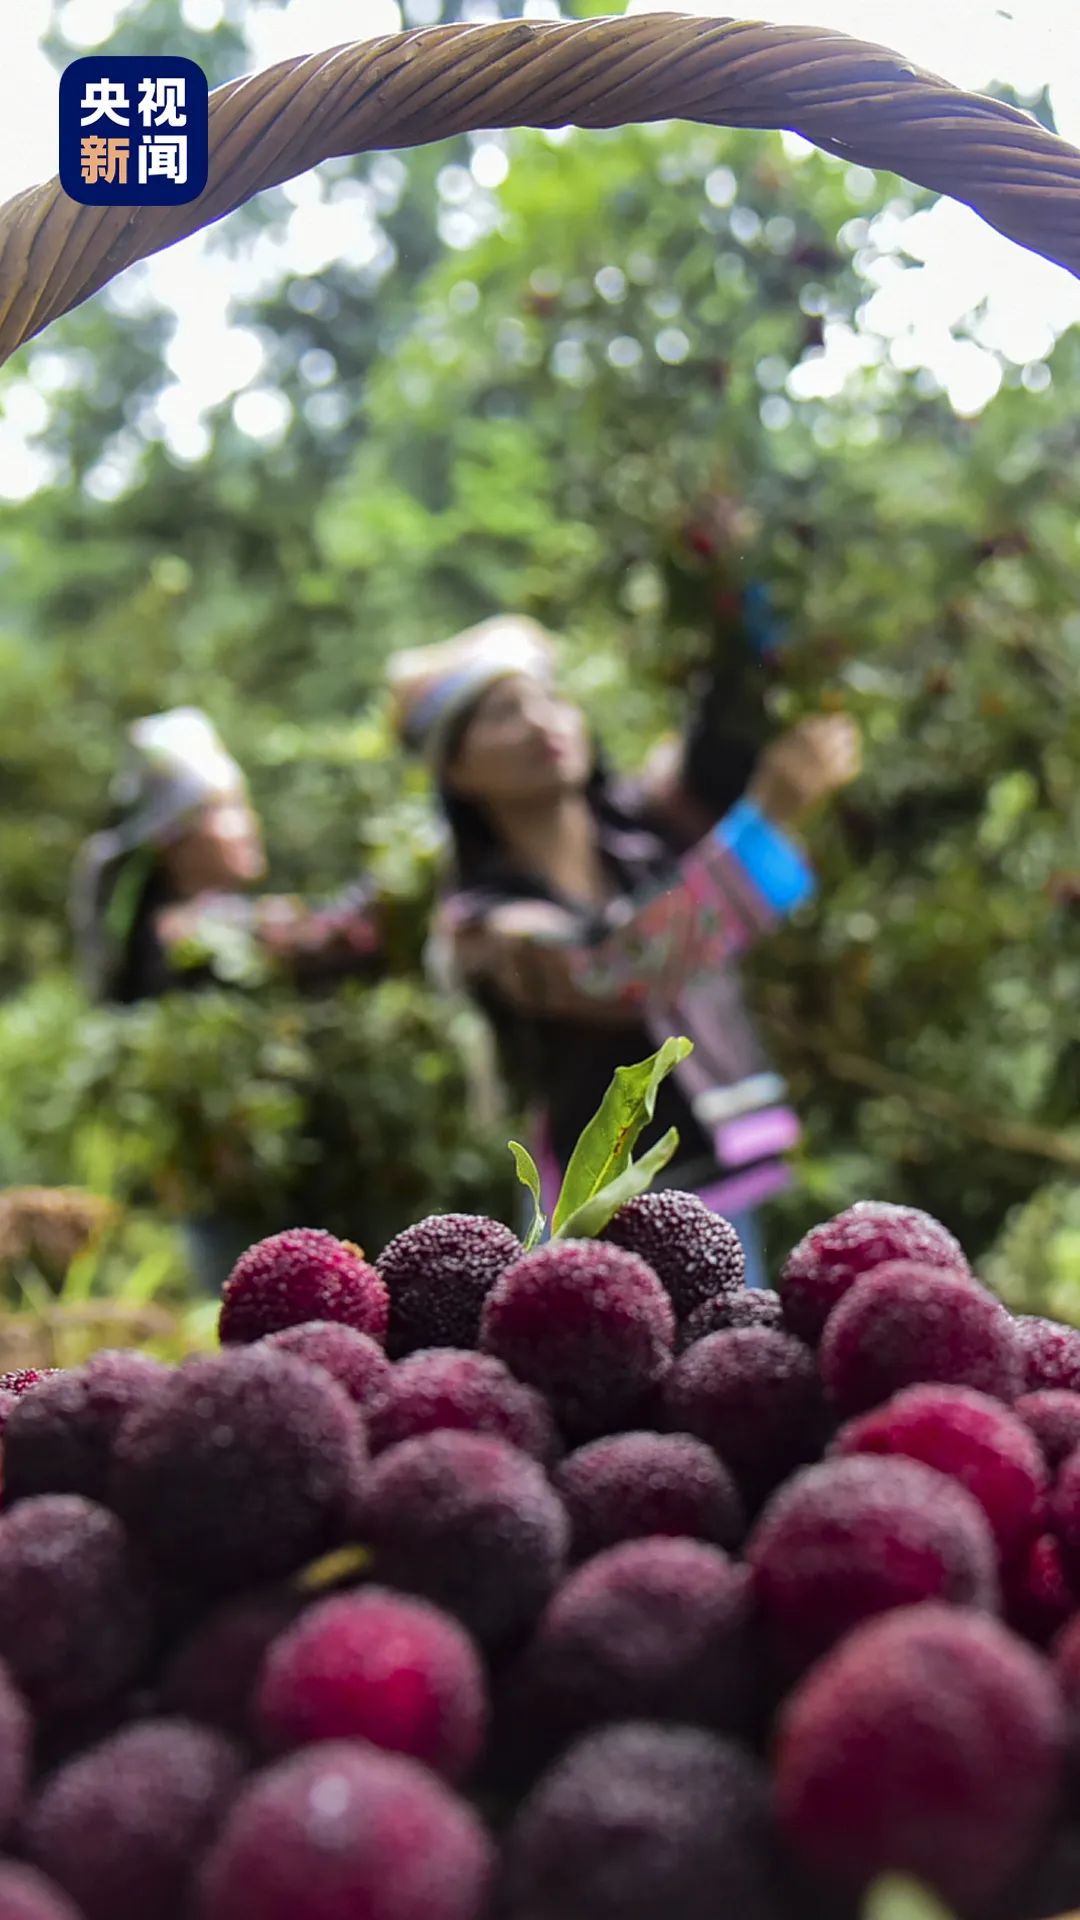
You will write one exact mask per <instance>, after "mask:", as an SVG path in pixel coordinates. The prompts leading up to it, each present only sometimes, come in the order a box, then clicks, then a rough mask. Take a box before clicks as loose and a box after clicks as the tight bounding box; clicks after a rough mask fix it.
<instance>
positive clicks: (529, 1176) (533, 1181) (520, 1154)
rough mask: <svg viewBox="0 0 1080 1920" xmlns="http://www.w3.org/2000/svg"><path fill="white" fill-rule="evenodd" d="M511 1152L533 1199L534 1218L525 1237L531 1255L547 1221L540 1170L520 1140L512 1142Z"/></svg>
mask: <svg viewBox="0 0 1080 1920" xmlns="http://www.w3.org/2000/svg"><path fill="white" fill-rule="evenodd" d="M509 1145H510V1151H511V1153H512V1154H513V1156H514V1166H515V1167H516V1168H517V1177H518V1179H519V1180H520V1181H521V1184H522V1186H523V1187H527V1188H528V1189H529V1192H530V1193H531V1194H532V1197H533V1217H532V1224H531V1225H530V1227H529V1231H528V1233H527V1234H526V1235H525V1251H526V1253H531V1252H532V1250H533V1248H534V1247H535V1245H536V1243H537V1241H538V1240H539V1238H540V1235H541V1234H542V1233H543V1231H544V1228H545V1227H546V1226H547V1219H546V1217H545V1215H544V1211H543V1208H542V1206H541V1204H540V1170H539V1168H538V1166H537V1164H536V1161H535V1160H534V1159H533V1157H532V1154H531V1153H530V1152H529V1150H528V1148H527V1147H523V1146H522V1145H521V1142H520V1141H518V1140H511V1141H510V1143H509Z"/></svg>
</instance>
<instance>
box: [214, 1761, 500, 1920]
mask: <svg viewBox="0 0 1080 1920" xmlns="http://www.w3.org/2000/svg"><path fill="white" fill-rule="evenodd" d="M491 1872H492V1848H491V1843H490V1841H489V1840H488V1838H487V1835H486V1834H485V1832H484V1830H483V1828H482V1827H481V1825H480V1822H479V1821H478V1819H477V1818H476V1815H475V1814H474V1813H473V1811H472V1809H471V1808H470V1807H469V1806H467V1805H466V1803H465V1801H463V1800H459V1799H458V1798H457V1797H456V1795H454V1794H453V1793H451V1791H450V1789H449V1788H448V1787H445V1786H443V1785H442V1783H441V1782H440V1781H439V1780H437V1779H436V1778H435V1776H434V1774H432V1773H429V1772H428V1770H427V1769H426V1768H425V1767H421V1766H418V1765H417V1763H416V1762H415V1761H414V1760H406V1759H403V1758H402V1757H401V1756H400V1755H399V1754H394V1753H380V1752H378V1751H377V1749H376V1748H374V1747H367V1746H364V1745H363V1744H362V1743H360V1742H351V1741H350V1742H346V1741H327V1742H326V1743H325V1744H323V1745H320V1746H317V1747H309V1748H306V1749H304V1750H303V1751H302V1752H300V1753H294V1754H291V1755H290V1756H289V1757H288V1759H285V1760H282V1761H279V1762H278V1763H277V1765H275V1766H272V1767H269V1768H267V1769H266V1770H265V1771H264V1772H262V1773H258V1774H256V1775H255V1777H254V1779H253V1780H251V1781H250V1782H249V1784H248V1786H247V1787H246V1789H245V1790H244V1792H243V1793H242V1794H241V1795H240V1798H239V1800H238V1801H237V1802H236V1804H235V1805H234V1807H233V1809H232V1812H231V1813H230V1815H229V1818H228V1820H227V1821H226V1824H225V1830H224V1832H223V1833H222V1835H221V1837H220V1839H219V1840H218V1842H217V1844H216V1846H215V1847H214V1849H213V1851H212V1853H211V1855H210V1859H209V1861H208V1862H207V1865H206V1868H205V1872H204V1875H203V1885H202V1899H201V1902H200V1904H199V1907H198V1915H199V1920H299V1917H300V1916H301V1915H302V1916H303V1920H481V1915H482V1913H483V1911H484V1907H485V1901H486V1896H487V1890H488V1887H489V1884H490V1880H491Z"/></svg>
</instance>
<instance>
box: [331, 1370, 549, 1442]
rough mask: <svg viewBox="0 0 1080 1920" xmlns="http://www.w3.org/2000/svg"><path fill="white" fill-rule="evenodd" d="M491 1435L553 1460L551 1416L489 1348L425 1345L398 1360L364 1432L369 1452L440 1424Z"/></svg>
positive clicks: (436, 1429)
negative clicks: (474, 1350)
mask: <svg viewBox="0 0 1080 1920" xmlns="http://www.w3.org/2000/svg"><path fill="white" fill-rule="evenodd" d="M448 1428H449V1429H453V1430H456V1431H458V1432H461V1433H490V1434H494V1436H495V1438H496V1439H497V1440H508V1441H509V1443H510V1445H511V1446H512V1447H519V1448H520V1449H521V1451H522V1453H529V1454H532V1456H533V1459H534V1460H542V1461H551V1460H554V1459H555V1457H556V1455H557V1454H558V1451H559V1437H558V1434H557V1433H556V1430H555V1422H554V1420H553V1419H552V1417H551V1411H550V1409H549V1407H548V1404H547V1402H546V1400H545V1399H544V1397H543V1395H542V1394H539V1393H537V1391H536V1389H535V1388H534V1387H527V1386H525V1385H524V1384H523V1383H522V1381H520V1380H515V1378H514V1376H513V1374H512V1373H511V1372H510V1369H509V1368H508V1367H504V1366H503V1363H502V1361H501V1360H496V1359H495V1358H494V1356H493V1355H492V1354H490V1353H472V1352H463V1351H462V1350H461V1349H460V1348H458V1347H428V1348H427V1349H426V1350H425V1349H422V1350H421V1351H420V1352H419V1353H411V1354H409V1356H408V1358H407V1359H405V1360H399V1361H398V1363H397V1365H396V1367H394V1369H393V1371H392V1373H391V1375H390V1377H389V1379H388V1381H387V1383H386V1390H385V1392H384V1393H383V1395H382V1397H381V1399H380V1401H379V1404H378V1405H377V1406H376V1407H374V1408H373V1409H372V1413H371V1417H370V1421H369V1426H368V1432H369V1436H370V1439H371V1451H372V1453H383V1452H385V1450H386V1448H387V1447H394V1446H397V1445H398V1443H399V1442H400V1441H402V1440H411V1439H413V1438H415V1436H416V1435H417V1434H421V1433H438V1432H440V1431H442V1430H444V1429H448Z"/></svg>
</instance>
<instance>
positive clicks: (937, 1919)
mask: <svg viewBox="0 0 1080 1920" xmlns="http://www.w3.org/2000/svg"><path fill="white" fill-rule="evenodd" d="M862 1920H953V1915H952V1914H951V1913H950V1912H949V1909H948V1907H943V1906H942V1904H941V1901H940V1900H939V1899H938V1898H937V1895H936V1894H933V1893H931V1892H930V1890H929V1888H927V1887H924V1886H922V1885H920V1883H919V1882H918V1881H917V1880H909V1879H907V1878H905V1877H904V1876H903V1875H902V1874H891V1873H890V1874H886V1875H885V1876H884V1878H883V1879H881V1880H876V1881H875V1882H874V1885H873V1886H872V1887H871V1888H870V1891H869V1893H868V1894H867V1896H866V1900H865V1902H864V1904H863V1910H862Z"/></svg>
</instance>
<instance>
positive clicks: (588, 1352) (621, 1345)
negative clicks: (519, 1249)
mask: <svg viewBox="0 0 1080 1920" xmlns="http://www.w3.org/2000/svg"><path fill="white" fill-rule="evenodd" d="M674 1338H675V1316H674V1312H673V1310H672V1305H671V1301H670V1300H669V1298H668V1296H667V1294H666V1293H665V1291H664V1289H663V1287H662V1286H661V1284H660V1282H659V1280H658V1279H657V1277H656V1275H655V1273H654V1272H653V1270H652V1268H651V1267H650V1266H647V1265H646V1263H645V1261H644V1260H642V1259H641V1257H640V1256H639V1255H638V1254H636V1253H627V1252H626V1251H625V1250H624V1249H623V1248H622V1247H613V1246H606V1245H604V1244H602V1243H601V1242H600V1241H597V1240H557V1241H553V1242H551V1243H550V1244H549V1245H548V1246H546V1247H539V1248H538V1249H537V1250H536V1252H535V1253H527V1254H525V1255H524V1256H523V1257H522V1259H520V1260H518V1261H516V1262H515V1263H514V1265H513V1266H511V1267H508V1268H507V1269H506V1272H505V1273H504V1274H503V1275H502V1278H501V1279H500V1280H498V1281H497V1282H496V1284H495V1286H494V1287H493V1288H492V1291H491V1293H490V1294H489V1296H488V1298H487V1300H486V1302H485V1304H484V1313H483V1320H482V1323H481V1333H480V1343H481V1345H482V1346H483V1347H484V1348H485V1349H486V1350H487V1351H488V1352H489V1353H494V1354H495V1355H496V1356H497V1357H498V1358H499V1359H500V1360H502V1361H504V1362H505V1364H506V1365H507V1366H508V1367H509V1368H510V1370H511V1372H512V1373H515V1374H516V1375H517V1377H518V1379H519V1380H525V1381H527V1382H528V1384H529V1385H530V1386H534V1387H538V1388H539V1389H540V1391H541V1392H542V1393H545V1394H546V1395H547V1397H548V1399H549V1400H550V1402H551V1404H552V1406H553V1408H554V1410H555V1414H556V1418H557V1419H558V1420H559V1421H560V1422H561V1423H562V1424H563V1426H564V1427H565V1428H566V1429H567V1430H568V1431H569V1432H571V1433H574V1434H575V1435H580V1436H581V1437H585V1436H588V1435H591V1434H596V1433H603V1432H605V1431H610V1429H611V1428H612V1427H614V1426H617V1425H619V1424H620V1423H621V1422H623V1421H625V1420H628V1419H630V1418H632V1416H633V1414H634V1412H635V1410H636V1409H638V1408H640V1406H641V1404H642V1402H643V1401H644V1399H645V1397H646V1396H647V1394H648V1393H649V1391H650V1390H651V1389H652V1388H653V1387H655V1386H656V1385H657V1384H658V1383H659V1381H660V1380H662V1379H663V1377H664V1374H665V1373H666V1372H667V1369H668V1367H669V1366H670V1364H671V1350H672V1345H673V1343H674Z"/></svg>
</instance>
